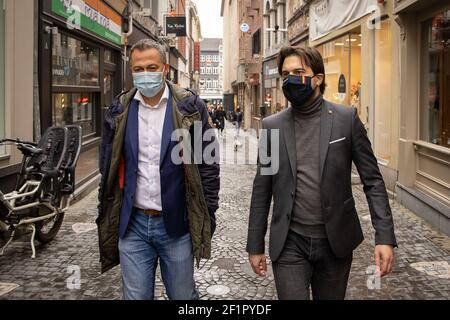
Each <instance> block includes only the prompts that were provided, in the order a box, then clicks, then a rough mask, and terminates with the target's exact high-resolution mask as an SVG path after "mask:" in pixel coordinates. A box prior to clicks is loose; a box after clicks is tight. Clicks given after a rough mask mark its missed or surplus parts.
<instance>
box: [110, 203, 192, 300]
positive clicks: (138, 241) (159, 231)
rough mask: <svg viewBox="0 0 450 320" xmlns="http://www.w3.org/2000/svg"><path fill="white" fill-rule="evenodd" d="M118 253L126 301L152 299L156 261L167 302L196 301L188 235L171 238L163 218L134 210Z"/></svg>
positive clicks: (190, 245) (190, 243)
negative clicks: (159, 265)
mask: <svg viewBox="0 0 450 320" xmlns="http://www.w3.org/2000/svg"><path fill="white" fill-rule="evenodd" d="M119 254H120V266H121V269H122V282H123V298H124V299H125V300H153V298H154V291H155V272H156V266H157V265H158V258H159V260H160V264H161V276H162V280H163V282H164V286H165V287H166V292H167V296H168V297H169V299H170V300H197V299H198V292H197V290H196V288H195V282H194V256H193V251H192V242H191V236H190V234H189V233H187V234H186V235H184V236H182V237H180V238H176V239H174V238H170V237H169V236H168V235H167V232H166V228H165V226H164V220H163V217H162V216H148V215H146V214H144V213H142V212H140V211H136V210H133V213H132V215H131V218H130V223H129V225H128V229H127V232H126V234H125V237H124V238H123V239H119Z"/></svg>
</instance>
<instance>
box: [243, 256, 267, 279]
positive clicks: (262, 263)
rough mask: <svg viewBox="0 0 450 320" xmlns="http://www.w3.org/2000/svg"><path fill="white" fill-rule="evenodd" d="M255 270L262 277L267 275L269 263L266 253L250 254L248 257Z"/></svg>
mask: <svg viewBox="0 0 450 320" xmlns="http://www.w3.org/2000/svg"><path fill="white" fill-rule="evenodd" d="M248 259H249V261H250V265H251V266H252V269H253V271H254V272H255V273H256V274H257V275H259V276H260V277H265V276H266V275H267V264H266V255H265V254H250V255H249V257H248Z"/></svg>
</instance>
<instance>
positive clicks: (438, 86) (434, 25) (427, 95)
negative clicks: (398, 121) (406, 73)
mask: <svg viewBox="0 0 450 320" xmlns="http://www.w3.org/2000/svg"><path fill="white" fill-rule="evenodd" d="M421 43H422V59H423V60H422V76H421V80H422V83H421V106H420V108H421V109H420V139H421V140H424V141H427V142H430V143H433V144H436V145H440V146H444V147H447V148H449V147H450V90H449V88H450V10H447V11H444V12H442V13H440V14H438V15H436V16H435V17H433V18H431V19H429V20H427V21H425V22H424V23H423V24H422V40H421Z"/></svg>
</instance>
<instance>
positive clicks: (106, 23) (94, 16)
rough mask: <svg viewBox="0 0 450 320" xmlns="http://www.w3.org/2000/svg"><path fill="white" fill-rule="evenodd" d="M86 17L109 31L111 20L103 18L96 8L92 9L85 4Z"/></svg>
mask: <svg viewBox="0 0 450 320" xmlns="http://www.w3.org/2000/svg"><path fill="white" fill-rule="evenodd" d="M84 15H85V16H86V17H88V18H90V19H91V20H93V21H95V22H98V23H99V24H100V25H102V26H103V27H105V28H107V29H109V27H110V20H109V19H108V18H106V17H105V16H103V15H102V14H100V13H99V12H98V11H97V10H95V9H94V8H91V7H90V6H88V5H87V4H85V6H84Z"/></svg>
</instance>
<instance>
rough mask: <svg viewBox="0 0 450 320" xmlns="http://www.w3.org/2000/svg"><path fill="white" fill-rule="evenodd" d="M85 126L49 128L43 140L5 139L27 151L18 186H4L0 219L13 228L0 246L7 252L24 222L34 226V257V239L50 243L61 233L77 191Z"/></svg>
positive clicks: (33, 251) (32, 256)
mask: <svg viewBox="0 0 450 320" xmlns="http://www.w3.org/2000/svg"><path fill="white" fill-rule="evenodd" d="M81 141H82V135H81V127H80V126H75V125H68V126H65V127H50V128H48V129H47V130H46V131H45V133H44V135H43V136H42V138H41V139H40V140H39V143H34V142H27V141H22V140H20V139H3V140H0V145H1V144H9V145H15V146H16V147H17V149H18V150H19V151H20V152H21V153H22V154H23V157H22V163H21V168H20V171H19V173H18V175H17V180H16V186H15V188H14V190H13V191H12V192H10V193H7V194H4V193H3V192H2V191H1V190H0V222H2V223H3V224H4V225H5V226H6V227H7V228H8V231H11V235H10V237H9V240H8V241H7V242H6V244H5V245H4V246H3V247H2V248H1V250H0V256H3V254H4V252H5V249H6V248H7V247H8V245H9V244H10V243H11V241H12V240H13V238H14V235H15V234H16V230H17V228H18V227H20V226H26V227H28V226H29V227H31V230H32V236H31V240H30V243H31V249H32V255H31V258H32V259H34V258H35V257H36V249H35V246H34V240H35V239H37V240H38V241H39V242H40V243H42V244H46V243H49V242H50V241H52V240H53V239H54V238H55V236H56V234H57V233H58V231H59V229H60V227H61V224H62V222H63V219H64V213H65V211H66V210H67V209H68V208H69V206H70V202H71V200H72V199H73V193H74V192H75V168H76V165H77V162H78V159H79V156H80V151H81Z"/></svg>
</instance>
